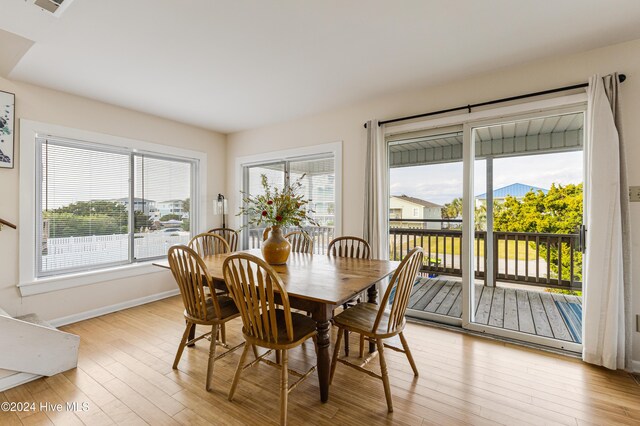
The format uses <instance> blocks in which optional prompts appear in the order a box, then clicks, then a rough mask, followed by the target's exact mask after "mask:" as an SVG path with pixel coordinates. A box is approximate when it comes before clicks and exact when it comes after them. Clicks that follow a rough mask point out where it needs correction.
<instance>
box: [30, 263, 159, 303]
mask: <svg viewBox="0 0 640 426" xmlns="http://www.w3.org/2000/svg"><path fill="white" fill-rule="evenodd" d="M166 271H167V270H166V269H163V268H160V267H158V266H154V265H153V264H152V263H151V262H150V261H149V262H144V263H136V264H134V265H124V266H117V267H114V268H109V269H100V270H98V271H87V272H80V273H75V274H67V275H58V276H55V277H46V278H37V279H34V280H33V281H30V282H25V283H20V284H18V288H19V289H20V293H21V294H22V296H33V295H36V294H42V293H50V292H53V291H59V290H64V289H68V288H73V287H82V286H86V285H91V284H97V283H101V282H105V281H113V280H119V279H123V278H130V277H135V276H138V275H146V274H153V273H159V272H166Z"/></svg>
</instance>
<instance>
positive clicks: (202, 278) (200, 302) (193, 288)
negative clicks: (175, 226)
mask: <svg viewBox="0 0 640 426" xmlns="http://www.w3.org/2000/svg"><path fill="white" fill-rule="evenodd" d="M168 257H169V267H170V268H171V273H172V274H173V277H174V278H175V280H176V283H177V284H178V288H179V289H180V294H181V295H182V301H183V302H184V308H185V310H186V313H187V315H188V316H189V317H191V318H192V319H194V320H196V321H202V322H206V321H207V299H208V298H211V299H212V302H213V308H214V310H215V314H216V317H217V318H221V311H220V305H219V303H218V298H217V296H216V292H215V291H213V280H212V278H211V275H209V271H208V270H207V267H206V265H205V264H204V261H203V260H202V259H201V258H200V256H199V255H198V253H196V252H195V250H193V249H191V248H189V247H187V246H184V245H177V246H173V247H171V248H170V249H169V254H168ZM206 286H208V287H209V291H210V293H208V294H207V293H205V287H206Z"/></svg>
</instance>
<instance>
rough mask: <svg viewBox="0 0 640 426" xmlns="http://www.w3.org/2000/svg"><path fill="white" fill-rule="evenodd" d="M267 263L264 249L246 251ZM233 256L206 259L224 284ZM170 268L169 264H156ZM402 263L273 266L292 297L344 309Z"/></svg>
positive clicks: (312, 259) (335, 260)
mask: <svg viewBox="0 0 640 426" xmlns="http://www.w3.org/2000/svg"><path fill="white" fill-rule="evenodd" d="M242 253H249V254H251V255H254V256H256V257H258V258H260V259H263V257H262V252H261V251H260V249H252V250H243V251H242ZM232 254H233V253H225V254H218V255H213V256H205V257H203V260H204V263H205V265H206V266H207V269H208V271H209V274H210V275H211V277H212V278H213V279H216V280H224V276H223V273H222V266H223V263H224V260H225V259H226V258H227V257H229V256H231V255H232ZM153 264H154V265H156V266H160V267H163V268H169V261H168V260H166V259H165V260H162V261H157V262H153ZM399 264H400V262H396V261H389V260H374V259H354V258H348V257H336V256H329V255H325V254H309V253H291V254H290V255H289V259H288V260H287V263H285V264H284V265H272V267H273V269H274V270H275V271H276V272H277V273H278V275H279V276H280V278H281V279H282V282H283V284H284V287H285V289H286V291H287V294H288V295H289V296H294V297H298V298H301V299H306V300H309V301H313V302H320V303H324V304H329V305H340V304H342V303H345V302H346V301H348V300H350V299H352V298H353V297H354V296H355V295H357V294H359V293H361V292H362V291H364V290H366V289H367V288H369V287H370V286H371V285H372V284H375V283H377V282H378V281H381V280H382V279H384V278H386V277H388V276H389V275H391V274H393V272H394V271H395V270H396V268H397V267H398V265H399Z"/></svg>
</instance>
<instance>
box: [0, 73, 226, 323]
mask: <svg viewBox="0 0 640 426" xmlns="http://www.w3.org/2000/svg"><path fill="white" fill-rule="evenodd" d="M0 90H4V91H7V92H12V93H15V94H16V135H15V141H16V142H15V158H16V161H15V168H14V169H12V170H9V169H0V217H2V218H4V219H6V220H9V221H10V222H13V223H16V224H17V225H18V232H19V230H20V229H21V225H22V224H21V220H20V218H19V217H18V193H19V191H20V186H19V185H20V182H19V179H18V176H19V155H20V146H19V137H20V134H19V120H20V119H30V120H35V121H39V122H45V123H52V124H57V125H62V126H66V127H71V128H76V129H82V130H89V131H92V132H100V133H105V134H109V135H115V136H122V137H127V138H131V139H138V140H142V141H148V142H154V143H158V144H164V145H174V146H179V147H182V148H186V149H191V150H195V151H202V152H205V153H207V158H208V165H207V170H208V185H207V192H208V193H207V205H208V206H212V203H213V200H214V198H215V197H216V196H217V194H218V192H224V185H225V175H226V168H225V164H226V163H225V148H226V147H225V144H226V137H225V136H224V135H222V134H219V133H215V132H211V131H208V130H204V129H199V128H196V127H192V126H188V125H185V124H180V123H177V122H174V121H171V120H167V119H164V118H159V117H154V116H151V115H147V114H143V113H139V112H135V111H131V110H127V109H124V108H118V107H115V106H112V105H108V104H104V103H101V102H97V101H93V100H89V99H86V98H82V97H78V96H73V95H70V94H66V93H62V92H57V91H54V90H49V89H44V88H41V87H37V86H33V85H29V84H24V83H19V82H14V81H11V80H7V79H4V78H1V77H0ZM216 219H217V218H216ZM207 223H208V224H212V225H217V223H214V217H213V215H212V211H211V209H209V211H208V212H207ZM18 232H16V231H14V230H12V229H10V228H6V227H5V228H4V229H3V230H2V232H0V271H1V272H0V308H2V309H4V310H5V311H7V312H8V313H9V314H11V315H14V316H15V315H22V314H26V313H30V312H36V313H37V314H38V315H39V316H40V317H41V318H43V319H58V318H62V317H66V316H70V315H75V314H78V313H82V312H85V311H90V310H94V309H99V308H102V307H105V306H110V305H115V304H120V303H124V302H127V301H129V300H132V299H137V298H142V297H146V296H149V295H152V294H156V293H160V292H164V291H168V290H172V289H175V288H176V284H175V282H174V281H173V278H172V277H171V276H170V273H169V272H166V271H165V272H161V273H155V274H151V275H149V276H137V277H134V278H131V279H120V280H116V281H108V282H102V283H98V284H94V285H90V286H86V287H77V288H72V289H68V290H62V291H56V292H51V293H45V294H39V295H35V296H29V297H21V295H20V292H19V291H18V288H17V287H16V284H17V283H18Z"/></svg>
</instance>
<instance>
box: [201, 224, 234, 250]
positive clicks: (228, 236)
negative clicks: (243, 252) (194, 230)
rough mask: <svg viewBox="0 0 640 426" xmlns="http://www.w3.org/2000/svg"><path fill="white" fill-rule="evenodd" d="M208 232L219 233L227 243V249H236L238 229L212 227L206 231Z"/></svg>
mask: <svg viewBox="0 0 640 426" xmlns="http://www.w3.org/2000/svg"><path fill="white" fill-rule="evenodd" d="M207 233H208V234H216V235H220V236H221V237H222V238H224V240H225V241H226V242H227V244H229V251H232V252H233V251H237V250H238V231H236V230H233V229H230V228H213V229H210V230H208V231H207Z"/></svg>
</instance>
